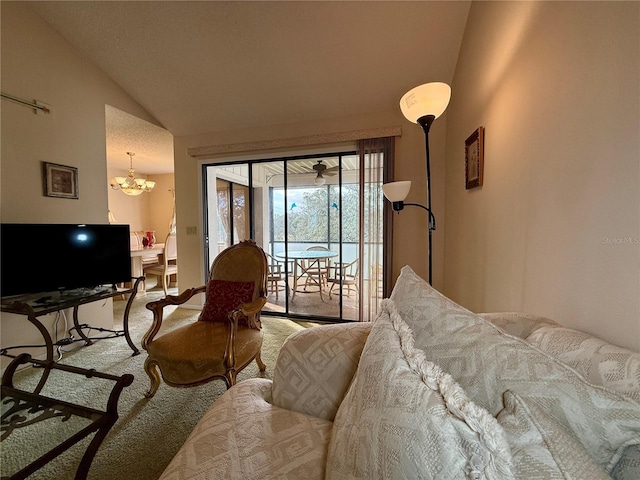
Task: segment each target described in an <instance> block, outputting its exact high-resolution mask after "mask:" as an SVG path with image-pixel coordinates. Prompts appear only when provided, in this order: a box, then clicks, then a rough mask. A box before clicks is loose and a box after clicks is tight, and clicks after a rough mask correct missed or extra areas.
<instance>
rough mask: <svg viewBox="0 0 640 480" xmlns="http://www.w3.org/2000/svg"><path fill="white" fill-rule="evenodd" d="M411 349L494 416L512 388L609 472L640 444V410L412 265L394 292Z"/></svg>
mask: <svg viewBox="0 0 640 480" xmlns="http://www.w3.org/2000/svg"><path fill="white" fill-rule="evenodd" d="M391 299H393V300H394V302H395V303H396V306H397V308H398V312H399V313H400V315H401V316H402V318H403V319H404V320H405V321H406V322H407V324H408V325H409V327H410V328H411V329H412V330H413V333H414V337H415V342H416V347H418V348H421V349H422V350H424V352H425V353H426V355H427V358H428V359H429V360H431V361H432V362H434V363H436V364H437V365H439V366H440V367H441V368H442V369H443V370H445V371H446V372H448V373H449V374H451V376H453V378H455V379H456V381H457V382H458V383H460V385H461V386H462V388H464V390H465V392H467V394H468V395H469V397H471V399H472V400H473V401H474V402H476V403H478V404H479V405H481V406H483V407H484V408H486V409H487V410H488V411H489V412H491V414H493V415H496V414H497V413H498V412H499V411H500V410H502V409H503V408H504V405H503V403H502V394H503V393H504V392H505V391H507V390H511V391H514V392H516V393H518V394H519V395H520V397H522V398H523V399H525V400H526V402H527V404H536V405H538V406H539V407H540V408H542V409H543V410H544V411H545V412H546V413H547V414H548V415H549V416H550V418H553V419H554V420H555V421H556V422H558V423H559V424H561V425H563V426H564V427H565V428H567V429H569V430H570V431H571V432H572V433H573V435H574V436H575V437H576V438H578V440H579V441H580V443H581V444H582V445H583V446H584V448H585V449H586V450H587V451H588V452H589V454H590V455H591V457H593V458H594V459H595V460H596V461H597V462H598V464H599V465H600V466H601V467H602V468H604V469H606V470H607V472H609V473H611V471H612V470H613V468H614V467H615V465H616V463H617V462H618V460H619V459H620V457H621V456H622V455H623V451H624V449H625V447H626V446H628V445H638V444H640V404H638V403H637V402H635V401H633V400H631V399H628V398H626V397H624V396H622V395H620V394H618V393H615V392H612V391H609V390H607V389H605V388H603V387H601V386H596V385H592V384H590V383H589V382H587V381H586V380H585V379H584V378H583V377H582V376H581V375H580V374H578V373H577V372H576V371H575V370H573V369H572V368H571V367H569V366H568V365H565V364H564V363H563V362H561V361H560V360H558V359H556V358H555V357H553V356H551V355H549V354H547V353H545V352H543V351H541V350H540V349H538V348H536V347H534V346H532V345H530V344H529V343H527V342H526V341H524V340H522V339H519V338H516V337H513V336H511V335H508V334H506V333H504V332H503V331H502V330H500V329H499V328H497V327H496V326H495V325H493V324H491V323H490V322H488V321H486V320H484V319H483V318H481V317H480V316H478V315H476V314H474V313H472V312H470V311H469V310H467V309H465V308H463V307H461V306H460V305H458V304H456V303H455V302H453V301H452V300H450V299H448V298H447V297H445V296H444V295H442V294H441V293H439V292H438V291H436V290H435V289H434V288H433V287H431V285H429V284H428V283H427V282H425V281H424V280H423V279H421V278H420V277H418V276H417V275H416V274H415V273H414V272H413V270H411V268H409V267H404V268H403V269H402V272H401V275H400V277H399V278H398V281H397V282H396V285H395V287H394V289H393V292H392V294H391Z"/></svg>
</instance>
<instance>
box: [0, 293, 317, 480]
mask: <svg viewBox="0 0 640 480" xmlns="http://www.w3.org/2000/svg"><path fill="white" fill-rule="evenodd" d="M160 296H161V292H160V293H154V292H148V293H147V295H146V296H145V297H142V298H140V299H136V301H135V304H134V308H132V311H131V314H130V317H129V318H130V331H131V336H132V338H133V341H134V342H135V343H136V344H137V345H138V346H140V340H141V338H142V335H143V334H144V333H145V332H146V330H147V327H148V326H149V324H150V322H151V312H150V311H148V310H147V309H146V308H144V305H145V304H146V303H147V302H149V301H151V300H154V299H156V298H160ZM123 308H124V302H122V301H119V302H114V318H116V319H121V318H122V310H123ZM167 310H168V311H170V312H171V313H169V314H168V315H167V316H166V318H165V321H164V324H163V325H164V326H163V328H176V327H178V326H180V325H182V324H184V323H185V322H188V321H193V320H194V319H195V317H197V315H198V313H199V312H198V311H194V310H187V309H181V308H175V307H174V308H172V309H170V310H169V309H167ZM303 328H305V326H303V325H301V324H298V323H295V322H293V321H289V320H286V319H280V318H273V317H264V318H263V329H264V332H265V337H264V345H263V350H262V359H263V360H264V362H265V363H266V364H267V371H266V373H265V374H264V375H263V376H265V377H267V378H270V377H271V375H272V372H273V366H274V365H275V360H276V357H277V353H278V351H279V349H280V346H281V345H282V343H283V342H284V340H285V339H286V338H287V337H288V336H289V335H290V334H292V333H294V332H296V331H298V330H301V329H303ZM145 358H146V354H145V352H144V350H142V352H141V354H140V355H138V356H135V357H132V356H131V349H130V348H129V346H128V345H127V343H126V341H125V340H124V338H123V337H120V338H114V339H108V340H100V341H99V342H96V343H95V344H93V345H91V346H88V347H83V348H80V349H79V350H76V351H74V352H71V353H68V354H65V356H64V358H63V359H62V360H61V363H66V364H70V365H77V366H80V367H84V368H95V369H96V370H98V371H102V372H106V373H110V374H114V375H122V374H124V373H131V374H133V375H134V377H135V378H134V382H133V384H132V385H131V386H129V387H127V388H125V389H124V391H123V393H122V395H121V396H120V402H119V404H118V412H119V415H120V418H119V420H118V422H117V423H116V424H115V426H114V427H113V428H112V430H111V431H110V433H109V435H108V436H107V438H106V439H105V440H104V442H103V443H102V446H101V447H100V449H99V450H98V453H97V455H96V457H95V459H94V461H93V464H92V467H91V470H90V471H89V479H99V480H154V479H157V478H158V477H159V475H160V474H161V473H162V471H163V470H164V468H165V467H166V466H167V464H168V463H169V461H170V460H171V458H172V457H173V455H174V454H175V453H176V451H177V450H178V449H179V447H180V445H182V443H183V442H184V441H185V439H186V438H187V436H188V435H189V433H190V432H191V430H192V429H193V427H194V426H195V424H196V423H197V421H198V420H199V418H200V417H201V416H202V414H203V413H204V412H205V411H206V409H207V408H208V407H209V406H210V405H211V404H212V403H213V402H214V401H215V400H216V398H218V397H219V396H220V395H222V394H223V393H224V392H225V391H226V388H225V384H224V382H223V381H214V382H210V383H208V384H206V385H202V386H200V387H194V388H172V387H169V386H167V385H166V384H164V383H162V384H161V385H160V388H159V389H158V393H157V394H156V395H155V396H154V397H153V398H152V399H146V398H144V392H145V391H146V390H147V388H148V385H149V379H148V377H147V375H146V373H145V372H144V370H143V364H144V360H145ZM257 376H260V372H259V370H258V367H257V365H256V364H255V362H253V363H252V364H251V365H250V366H249V367H247V368H246V369H245V370H244V371H242V372H241V373H240V374H239V375H238V381H241V380H243V379H246V378H251V377H257ZM18 377H19V381H18V382H16V386H17V387H19V388H25V389H27V388H28V386H29V385H31V386H33V385H35V383H36V382H37V378H38V372H37V370H36V369H32V368H29V369H26V370H24V371H22V372H19V374H18ZM47 383H48V384H47V386H46V387H45V390H44V391H43V392H42V394H43V395H48V396H52V397H54V398H57V399H65V400H67V401H70V402H72V403H79V404H82V405H88V406H93V407H96V408H99V409H104V408H105V407H106V400H107V398H108V393H109V391H110V389H111V387H112V386H113V382H105V381H100V380H88V379H86V378H84V377H81V376H78V375H70V374H65V373H60V374H56V376H55V377H54V376H53V374H52V376H51V377H50V378H49V381H48V382H47ZM4 408H6V407H4V406H3V409H4ZM73 422H74V421H69V422H61V421H60V420H59V419H51V420H48V421H46V422H42V423H40V424H37V425H34V426H31V427H28V428H23V429H22V430H21V431H15V432H14V433H13V434H12V435H11V436H10V437H9V438H8V439H6V440H5V441H3V442H2V443H1V444H0V453H1V458H0V460H1V472H2V476H3V477H4V476H6V475H8V474H11V473H13V472H15V471H16V470H17V467H21V466H23V465H25V464H26V463H28V461H31V460H33V458H34V453H36V452H37V451H38V449H39V448H40V449H42V448H44V446H45V445H46V446H47V447H48V448H50V447H51V446H52V445H53V444H55V442H59V441H61V440H62V439H63V438H64V437H65V435H68V434H69V432H70V431H75V430H74V429H75V428H77V425H78V421H75V422H76V423H73ZM92 437H93V436H92V435H91V436H90V437H89V439H85V440H83V441H82V442H81V443H79V444H77V445H76V446H74V447H72V448H71V449H69V450H68V451H67V452H65V453H64V454H63V455H61V456H60V457H58V458H57V459H55V460H53V461H52V462H50V463H49V464H47V465H46V466H45V467H44V468H42V469H41V470H39V471H38V472H36V473H35V474H33V475H32V476H31V477H29V478H30V479H47V480H50V479H55V480H66V479H73V478H74V475H75V470H76V467H77V465H78V463H79V461H80V458H81V457H82V455H83V454H84V451H85V449H86V447H87V445H88V444H89V441H90V439H91V438H92ZM44 451H46V449H44V450H43V452H44Z"/></svg>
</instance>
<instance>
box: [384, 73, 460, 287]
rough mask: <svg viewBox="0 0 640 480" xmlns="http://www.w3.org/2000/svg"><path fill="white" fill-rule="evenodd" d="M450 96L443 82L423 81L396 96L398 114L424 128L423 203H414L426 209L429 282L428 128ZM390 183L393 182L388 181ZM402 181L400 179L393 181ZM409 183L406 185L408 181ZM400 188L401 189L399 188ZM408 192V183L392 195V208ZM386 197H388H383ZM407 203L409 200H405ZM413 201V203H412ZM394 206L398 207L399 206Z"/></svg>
mask: <svg viewBox="0 0 640 480" xmlns="http://www.w3.org/2000/svg"><path fill="white" fill-rule="evenodd" d="M450 99H451V87H449V85H447V84H446V83H442V82H431V83H425V84H423V85H419V86H417V87H415V88H412V89H411V90H409V91H408V92H407V93H405V94H404V95H403V96H402V98H401V99H400V110H402V114H403V115H404V116H405V118H406V119H407V120H409V121H410V122H414V123H417V124H418V125H420V126H421V127H422V130H423V131H424V146H425V153H426V175H427V206H426V207H422V205H416V206H420V207H422V208H424V209H425V210H426V211H427V212H429V228H428V230H429V233H428V237H429V238H428V240H429V247H428V255H429V284H432V280H433V265H432V257H433V255H432V253H433V248H432V233H433V231H434V230H435V229H436V217H435V216H434V215H433V212H432V211H431V162H430V159H429V129H430V128H431V124H432V123H433V121H434V120H435V119H436V118H438V117H439V116H440V115H442V114H443V113H444V111H445V110H446V109H447V105H449V100H450ZM392 183H393V182H392ZM397 183H400V184H402V183H404V182H397ZM408 183H409V187H410V186H411V183H410V182H408ZM403 190H404V189H403ZM408 193H409V190H408V187H407V188H406V190H405V191H403V194H404V197H402V198H397V199H393V200H391V199H390V201H391V202H394V210H396V203H397V204H398V206H399V207H400V206H401V204H402V202H401V201H400V202H398V201H397V200H404V199H405V198H406V196H407V194H408ZM387 198H389V197H387ZM407 205H409V204H407ZM414 205H415V204H414ZM398 210H401V208H399V209H398Z"/></svg>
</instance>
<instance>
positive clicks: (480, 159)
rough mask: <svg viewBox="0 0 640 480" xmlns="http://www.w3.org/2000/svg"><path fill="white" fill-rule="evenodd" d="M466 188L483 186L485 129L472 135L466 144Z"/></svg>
mask: <svg viewBox="0 0 640 480" xmlns="http://www.w3.org/2000/svg"><path fill="white" fill-rule="evenodd" d="M464 159H465V179H466V188H467V190H468V189H470V188H475V187H480V186H482V181H483V176H484V127H478V129H477V130H476V131H475V132H473V133H472V134H471V136H470V137H469V138H467V139H466V140H465V142H464Z"/></svg>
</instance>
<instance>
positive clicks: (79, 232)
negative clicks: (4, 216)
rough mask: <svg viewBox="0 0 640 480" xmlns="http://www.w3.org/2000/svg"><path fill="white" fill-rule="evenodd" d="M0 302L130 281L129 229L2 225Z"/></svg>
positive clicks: (125, 227) (0, 242) (60, 225)
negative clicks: (29, 294) (7, 299)
mask: <svg viewBox="0 0 640 480" xmlns="http://www.w3.org/2000/svg"><path fill="white" fill-rule="evenodd" d="M0 270H1V278H0V296H2V297H8V296H14V295H20V294H27V293H40V292H55V291H63V290H73V289H79V288H95V287H98V286H100V285H108V284H117V283H121V282H128V281H130V280H131V253H130V249H129V225H84V224H81V225H78V224H27V223H3V224H0Z"/></svg>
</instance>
